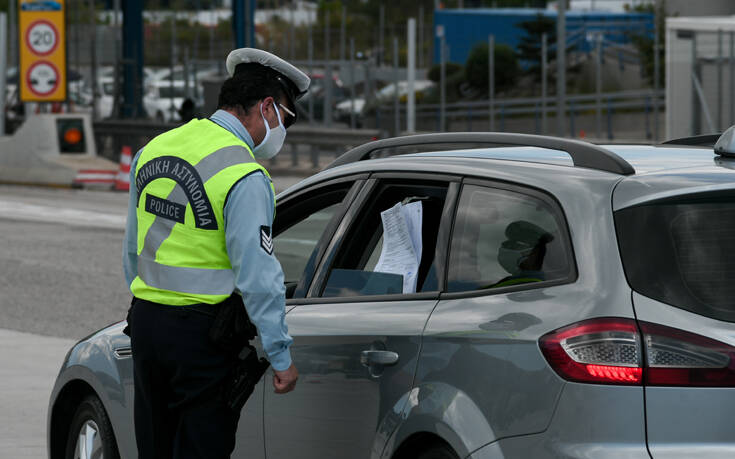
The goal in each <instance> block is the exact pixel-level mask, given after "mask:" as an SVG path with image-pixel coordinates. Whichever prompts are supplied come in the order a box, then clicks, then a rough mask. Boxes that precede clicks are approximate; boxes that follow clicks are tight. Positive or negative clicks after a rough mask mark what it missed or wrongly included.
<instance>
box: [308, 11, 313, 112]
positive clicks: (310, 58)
mask: <svg viewBox="0 0 735 459" xmlns="http://www.w3.org/2000/svg"><path fill="white" fill-rule="evenodd" d="M307 31H308V35H309V42H308V46H307V59H308V62H309V65H308V67H309V75H313V74H314V36H313V33H312V30H311V21H309V23H308V27H307ZM313 122H314V95H313V94H312V95H311V96H309V123H313Z"/></svg>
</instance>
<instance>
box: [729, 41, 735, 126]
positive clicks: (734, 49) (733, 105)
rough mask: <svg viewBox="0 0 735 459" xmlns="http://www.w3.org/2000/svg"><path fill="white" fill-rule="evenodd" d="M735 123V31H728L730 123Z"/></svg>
mask: <svg viewBox="0 0 735 459" xmlns="http://www.w3.org/2000/svg"><path fill="white" fill-rule="evenodd" d="M733 124H735V32H730V125H733Z"/></svg>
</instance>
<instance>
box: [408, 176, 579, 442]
mask: <svg viewBox="0 0 735 459" xmlns="http://www.w3.org/2000/svg"><path fill="white" fill-rule="evenodd" d="M447 271H448V274H447V285H446V290H445V292H444V293H442V295H441V301H440V302H439V304H438V305H437V307H436V309H435V310H434V312H433V313H432V315H431V318H430V319H429V321H428V323H427V325H426V330H425V333H424V338H423V344H422V351H421V359H420V362H419V366H418V371H417V375H416V385H415V386H416V389H414V390H416V391H417V399H418V400H420V401H421V402H420V403H417V404H416V407H414V408H412V409H411V410H408V411H409V413H410V414H409V415H408V416H429V417H432V418H435V419H438V420H441V419H453V418H456V419H458V420H459V419H464V421H463V422H459V421H457V422H456V423H455V424H454V425H450V426H449V429H453V430H455V432H457V434H458V435H459V437H460V438H463V442H464V446H465V447H466V448H467V449H468V451H467V452H471V451H472V450H473V449H475V448H477V447H480V446H482V445H484V444H487V443H489V442H492V441H495V440H497V439H499V438H502V437H508V436H513V435H522V434H529V433H534V432H542V431H543V430H544V429H545V428H546V427H547V426H548V424H549V422H550V420H551V416H552V415H553V413H554V407H555V406H556V402H557V400H558V397H559V394H560V391H561V389H562V385H563V382H562V381H561V380H560V379H559V378H558V377H557V376H556V374H555V373H554V371H553V370H551V369H550V368H549V366H548V365H547V364H546V361H545V360H544V357H543V355H542V354H541V352H540V350H539V347H538V338H539V337H540V336H541V335H543V334H544V333H546V332H548V331H549V322H551V323H554V319H553V318H554V317H555V316H558V317H563V315H564V314H568V311H570V305H572V304H573V302H572V301H569V298H568V297H567V296H565V295H564V291H565V288H567V287H569V285H564V284H569V283H570V282H573V280H574V279H575V278H576V270H575V263H574V258H573V253H572V251H571V244H570V240H569V233H568V229H567V225H566V222H565V219H564V215H563V213H562V211H561V208H560V207H559V205H558V204H557V203H556V202H555V200H553V199H552V198H551V197H549V196H547V195H545V194H544V193H540V192H538V191H536V190H533V189H530V188H525V187H519V186H513V185H509V184H504V183H494V182H487V181H482V180H469V179H467V180H465V181H464V183H463V186H462V191H461V194H460V197H459V203H458V206H457V215H456V220H455V222H454V227H453V231H452V236H451V243H450V253H449V260H448V270H447ZM550 319H551V320H550ZM573 320H574V319H570V321H573ZM555 327H556V325H554V326H552V327H551V328H555ZM459 405H461V407H462V408H461V412H460V413H454V414H453V415H452V413H450V412H446V413H445V412H444V410H447V409H449V408H448V407H452V406H455V407H456V406H459ZM470 419H471V420H472V421H470ZM470 424H471V425H472V428H469V426H470ZM397 441H398V442H400V439H398V440H397Z"/></svg>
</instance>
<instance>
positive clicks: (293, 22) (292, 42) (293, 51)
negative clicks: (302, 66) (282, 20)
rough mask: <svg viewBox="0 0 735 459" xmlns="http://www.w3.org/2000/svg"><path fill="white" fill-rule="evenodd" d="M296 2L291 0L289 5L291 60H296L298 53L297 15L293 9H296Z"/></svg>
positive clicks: (289, 49)
mask: <svg viewBox="0 0 735 459" xmlns="http://www.w3.org/2000/svg"><path fill="white" fill-rule="evenodd" d="M294 3H295V2H291V3H290V4H289V5H290V6H289V13H290V15H291V27H289V28H288V33H289V36H290V40H289V44H288V56H289V60H291V61H292V60H294V56H295V55H296V17H295V15H294V12H293V9H294Z"/></svg>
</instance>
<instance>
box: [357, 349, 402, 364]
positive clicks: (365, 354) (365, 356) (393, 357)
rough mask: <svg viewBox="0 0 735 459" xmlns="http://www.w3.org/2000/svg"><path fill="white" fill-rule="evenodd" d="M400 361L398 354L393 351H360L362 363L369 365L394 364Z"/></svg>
mask: <svg viewBox="0 0 735 459" xmlns="http://www.w3.org/2000/svg"><path fill="white" fill-rule="evenodd" d="M396 362H398V354H396V353H395V352H391V351H377V350H374V349H373V350H369V351H362V352H361V353H360V363H361V364H363V365H365V366H366V367H369V366H370V365H393V364H394V363H396Z"/></svg>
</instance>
